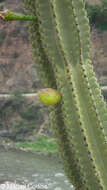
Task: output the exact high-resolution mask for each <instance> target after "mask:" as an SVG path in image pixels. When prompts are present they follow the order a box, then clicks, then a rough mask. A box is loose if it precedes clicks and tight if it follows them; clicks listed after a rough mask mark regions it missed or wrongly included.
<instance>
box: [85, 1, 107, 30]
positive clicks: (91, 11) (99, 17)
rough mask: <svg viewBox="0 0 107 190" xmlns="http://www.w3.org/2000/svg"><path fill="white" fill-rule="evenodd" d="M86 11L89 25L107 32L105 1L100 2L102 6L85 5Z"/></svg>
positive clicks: (106, 3) (106, 6) (106, 4)
mask: <svg viewBox="0 0 107 190" xmlns="http://www.w3.org/2000/svg"><path fill="white" fill-rule="evenodd" d="M86 10H87V13H88V17H89V21H90V24H91V25H95V26H96V27H97V28H98V29H100V30H102V31H103V30H107V1H106V0H102V6H98V5H94V6H91V5H88V4H87V3H86Z"/></svg>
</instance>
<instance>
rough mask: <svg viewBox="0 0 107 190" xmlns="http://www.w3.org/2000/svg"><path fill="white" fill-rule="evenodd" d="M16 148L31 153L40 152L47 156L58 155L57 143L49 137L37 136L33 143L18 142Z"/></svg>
mask: <svg viewBox="0 0 107 190" xmlns="http://www.w3.org/2000/svg"><path fill="white" fill-rule="evenodd" d="M15 146H16V148H18V149H19V148H25V150H28V151H31V152H40V153H45V154H49V153H51V154H58V149H57V146H56V142H55V140H54V139H53V138H50V137H48V136H37V137H36V138H35V141H33V142H26V141H25V142H17V143H16V144H15Z"/></svg>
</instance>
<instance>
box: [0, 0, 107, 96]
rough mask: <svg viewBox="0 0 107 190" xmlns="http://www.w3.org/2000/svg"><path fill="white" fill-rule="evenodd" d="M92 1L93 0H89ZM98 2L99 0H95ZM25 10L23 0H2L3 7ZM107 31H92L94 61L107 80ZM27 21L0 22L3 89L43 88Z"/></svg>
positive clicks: (99, 74) (0, 81) (0, 90)
mask: <svg viewBox="0 0 107 190" xmlns="http://www.w3.org/2000/svg"><path fill="white" fill-rule="evenodd" d="M89 2H90V3H93V1H91V0H90V1H89ZM95 2H97V3H99V2H100V1H98V0H96V1H95ZM3 8H4V9H10V10H14V11H16V12H23V10H24V5H23V0H4V1H3V0H1V1H0V9H3ZM106 50H107V31H103V32H100V31H98V30H97V29H96V28H95V27H94V26H93V27H92V32H91V55H92V62H93V65H94V68H95V72H96V75H97V78H98V80H99V81H100V82H101V83H107V51H106ZM41 86H42V85H41V82H40V81H39V79H38V76H37V73H36V70H35V65H34V62H33V57H32V50H31V45H30V42H29V37H28V32H27V26H26V22H20V21H14V22H7V23H3V22H1V23H0V93H11V92H13V91H15V90H19V91H22V92H35V91H37V89H38V88H40V87H41Z"/></svg>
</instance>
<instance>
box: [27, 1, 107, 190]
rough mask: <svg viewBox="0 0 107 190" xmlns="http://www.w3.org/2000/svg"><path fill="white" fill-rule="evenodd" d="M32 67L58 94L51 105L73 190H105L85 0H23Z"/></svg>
mask: <svg viewBox="0 0 107 190" xmlns="http://www.w3.org/2000/svg"><path fill="white" fill-rule="evenodd" d="M25 6H26V8H27V9H28V12H29V13H30V14H31V15H34V16H36V18H37V19H36V21H35V22H31V23H29V31H30V38H31V42H32V47H33V55H34V58H35V63H36V69H37V71H38V74H39V77H40V79H41V81H42V82H43V85H44V87H46V88H54V89H56V90H58V91H59V92H60V93H61V96H62V99H61V101H60V102H59V103H58V104H56V105H54V106H51V107H49V110H50V123H51V126H52V128H53V131H54V135H55V138H56V141H57V145H58V148H59V152H60V156H61V160H62V163H63V166H64V170H65V173H66V175H67V177H68V178H69V180H70V182H71V183H72V184H73V185H74V187H75V189H76V190H107V139H106V136H107V108H106V103H105V102H104V100H103V97H102V95H101V90H100V87H99V85H98V83H97V80H96V77H95V74H94V72H93V66H92V63H91V60H90V28H89V22H88V19H87V15H86V12H85V4H84V1H83V0H32V1H31V0H25Z"/></svg>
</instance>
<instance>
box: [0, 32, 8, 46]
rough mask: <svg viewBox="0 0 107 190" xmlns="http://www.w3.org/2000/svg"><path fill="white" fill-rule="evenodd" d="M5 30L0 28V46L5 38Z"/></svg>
mask: <svg viewBox="0 0 107 190" xmlns="http://www.w3.org/2000/svg"><path fill="white" fill-rule="evenodd" d="M6 35H7V34H6V31H5V30H3V29H2V30H0V46H1V45H2V44H3V43H4V41H5V38H6Z"/></svg>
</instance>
